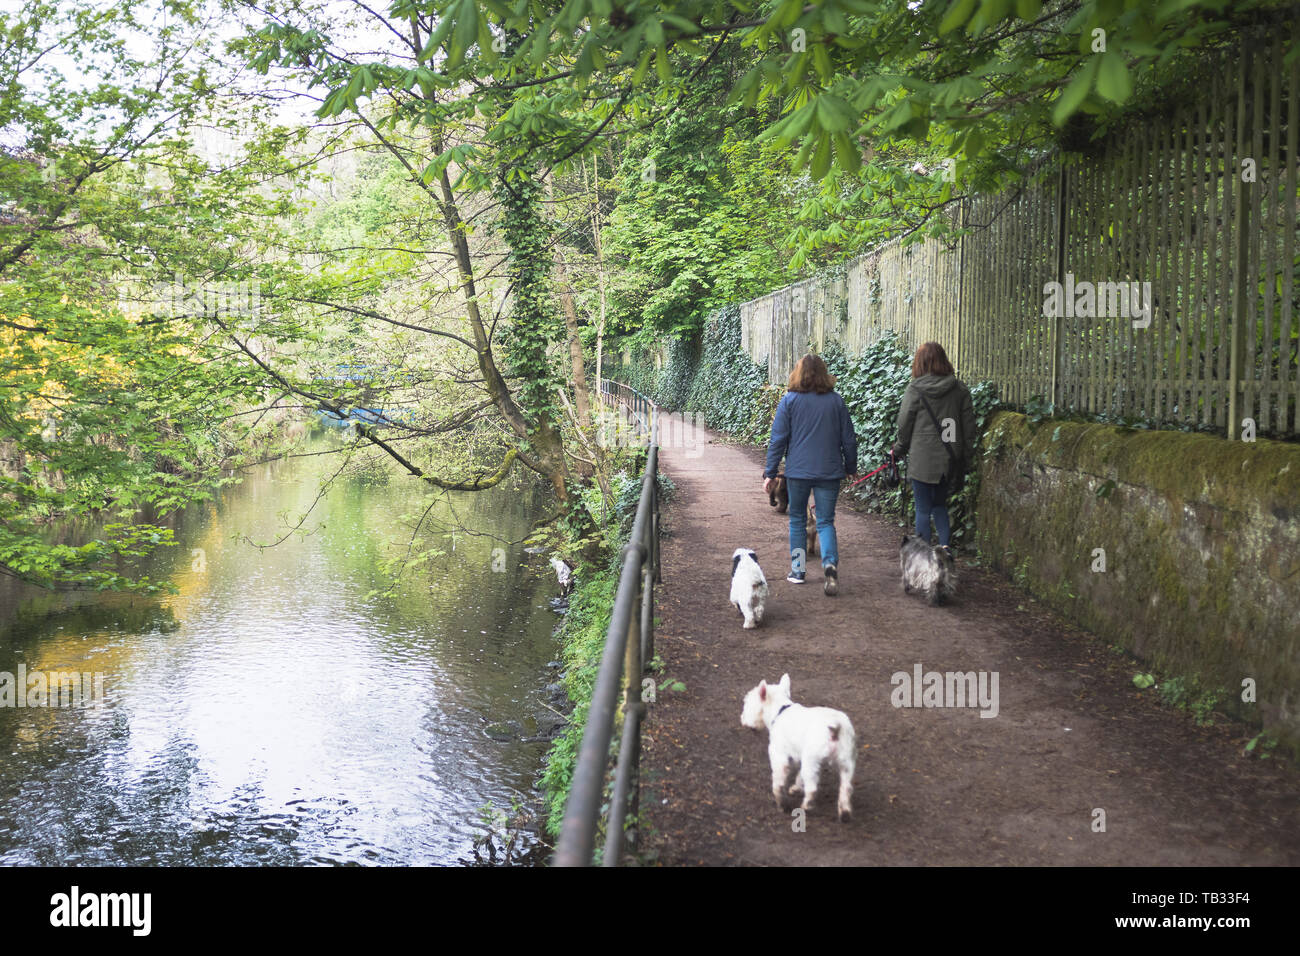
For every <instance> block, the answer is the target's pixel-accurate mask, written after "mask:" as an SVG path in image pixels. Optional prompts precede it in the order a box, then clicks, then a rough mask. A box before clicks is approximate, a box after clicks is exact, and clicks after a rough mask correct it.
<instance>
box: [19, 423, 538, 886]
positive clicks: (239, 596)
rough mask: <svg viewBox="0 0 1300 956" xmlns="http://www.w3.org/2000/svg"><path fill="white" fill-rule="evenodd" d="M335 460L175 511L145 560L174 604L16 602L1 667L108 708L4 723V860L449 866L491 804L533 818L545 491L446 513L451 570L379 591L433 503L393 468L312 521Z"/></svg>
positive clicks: (353, 481) (431, 571)
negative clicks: (76, 677) (388, 561)
mask: <svg viewBox="0 0 1300 956" xmlns="http://www.w3.org/2000/svg"><path fill="white" fill-rule="evenodd" d="M333 441H334V439H332V438H328V437H327V438H324V439H317V440H316V441H315V442H314V443H313V444H312V445H311V446H310V450H314V451H315V450H326V449H328V448H329V447H330V445H329V443H331V442H333ZM335 457H336V456H334V455H312V456H304V457H298V458H295V459H291V460H289V461H285V462H280V463H277V464H274V465H265V466H258V467H256V468H255V469H253V470H252V472H251V473H250V474H248V476H247V477H246V479H245V480H244V482H243V483H242V484H240V485H237V486H233V487H231V488H228V489H225V490H224V491H223V492H222V493H221V494H220V495H219V497H218V500H216V501H215V502H213V503H211V504H210V505H204V506H196V507H192V508H190V509H188V510H187V511H186V512H184V513H183V514H182V515H180V516H179V517H178V519H177V520H175V521H174V523H173V527H174V528H175V532H176V538H177V540H178V542H179V546H178V547H175V548H167V549H164V550H163V551H162V552H161V553H160V554H158V555H157V556H155V558H153V559H152V563H153V571H152V573H153V574H154V575H155V576H160V577H169V578H170V579H171V580H172V581H174V583H175V584H176V585H177V587H178V588H179V593H178V594H175V595H168V596H163V597H161V598H141V597H126V596H122V595H88V594H80V595H73V596H65V595H59V596H52V595H46V594H42V593H40V592H37V591H35V589H30V588H24V587H14V586H13V585H5V586H3V588H0V672H6V671H7V672H9V673H10V674H13V675H17V674H18V672H19V668H20V667H22V668H25V670H26V672H27V673H28V674H29V675H30V674H33V673H35V672H41V673H42V674H49V673H50V672H57V671H63V672H71V671H75V672H78V673H87V674H92V673H98V674H100V675H102V679H103V691H104V692H103V697H102V699H101V700H97V701H95V702H93V703H91V704H89V705H87V704H86V703H85V701H84V700H83V706H81V707H54V706H44V707H40V706H34V707H33V706H29V707H17V706H10V707H0V864H5V865H14V864H43V865H66V864H109V865H115V864H143V865H180V864H200V865H263V864H281V865H310V864H323V865H324V864H456V863H462V862H466V861H469V860H470V859H471V850H472V846H473V842H474V837H475V835H476V834H477V833H480V832H482V831H481V829H480V828H477V827H476V826H475V824H476V822H477V821H478V820H479V819H480V815H481V811H482V808H484V806H485V805H487V804H492V805H493V806H495V807H496V808H501V809H505V808H509V807H510V806H511V804H512V802H514V801H521V802H522V801H527V800H529V798H530V796H531V790H532V785H533V782H534V779H535V778H536V776H537V774H538V772H539V770H540V767H541V761H542V756H543V754H544V752H545V749H546V744H545V743H542V742H536V741H534V742H525V741H524V739H523V738H525V737H529V736H534V735H537V734H538V733H539V731H542V730H545V729H546V727H547V726H548V724H549V723H553V722H554V721H555V719H556V718H555V716H554V714H553V712H552V711H550V710H549V709H548V706H547V703H548V697H547V694H546V691H545V688H546V685H547V684H548V683H549V682H551V681H554V680H555V679H556V677H555V671H552V670H548V668H547V664H548V662H549V661H550V660H551V659H552V658H553V657H554V656H555V654H556V645H555V639H554V637H553V636H552V631H553V629H554V627H555V624H556V621H557V618H556V616H555V614H554V613H553V612H552V611H551V610H550V608H549V607H548V599H549V598H550V597H552V596H553V594H554V592H555V579H554V576H553V575H552V574H551V572H550V569H549V568H548V567H547V565H546V562H545V558H544V556H534V555H530V554H527V553H525V551H524V549H523V546H522V545H521V544H520V543H519V542H521V540H522V539H523V538H524V536H525V535H526V534H527V533H528V530H529V527H530V522H531V520H533V519H534V518H535V517H536V516H537V515H539V514H540V513H541V511H542V508H543V507H544V500H543V497H542V495H541V494H540V493H539V492H534V491H532V490H530V489H528V488H524V487H515V488H510V487H499V488H496V489H492V490H489V491H485V492H479V493H473V494H471V493H459V494H452V495H447V496H443V498H442V499H441V500H439V501H438V502H437V503H436V504H434V506H433V510H432V512H431V513H430V517H431V518H432V519H434V520H436V521H437V522H440V523H441V524H442V525H443V526H445V527H446V528H447V529H448V530H447V533H445V534H444V535H442V537H441V543H442V547H443V548H444V549H445V550H446V551H447V552H448V553H447V554H446V556H445V557H441V558H436V559H435V560H433V561H432V562H430V564H429V565H428V566H427V567H423V568H420V569H419V570H417V571H413V572H408V573H407V574H406V575H404V576H403V578H402V579H401V581H400V584H399V586H398V587H397V588H396V589H394V590H392V591H391V593H380V594H375V593H374V592H375V591H376V590H377V589H383V588H385V587H386V586H387V585H388V584H389V583H390V578H389V577H388V576H387V575H386V574H385V572H384V570H383V569H382V567H381V562H382V561H383V559H384V558H385V556H387V555H389V554H391V553H392V547H393V546H394V544H396V545H397V546H401V544H402V543H403V542H405V541H406V540H407V539H409V537H410V535H409V530H408V525H409V521H410V516H411V515H416V514H419V513H420V512H422V511H423V510H425V509H426V508H428V507H429V505H430V503H431V502H434V500H435V499H434V498H433V496H431V495H430V494H429V492H428V491H427V490H426V489H424V488H423V487H421V485H420V483H419V482H418V481H417V480H415V479H413V478H409V477H403V476H401V475H398V474H397V473H396V472H390V471H389V470H388V469H379V470H377V471H375V472H373V473H372V474H370V475H369V476H368V477H364V478H363V477H354V478H348V479H341V480H339V481H338V482H337V483H336V484H335V485H334V487H332V488H331V490H330V491H329V492H328V493H327V494H325V495H324V496H323V497H320V500H319V501H317V500H316V499H317V497H318V493H319V489H320V481H319V476H320V475H321V474H323V473H326V472H332V471H333V469H334V467H336V465H337V462H336V461H335ZM313 502H315V504H314V507H312V506H313ZM308 508H311V512H310V514H309V516H308V517H307V519H306V520H305V522H304V523H303V525H302V528H303V531H304V533H301V534H293V533H289V534H288V536H287V537H286V538H285V540H284V541H283V542H282V543H280V544H278V545H275V546H274V547H257V546H254V544H250V543H249V541H250V540H251V541H252V542H256V543H258V544H266V543H267V542H270V541H274V540H276V539H277V538H280V537H283V536H285V535H286V533H287V532H288V528H289V525H291V524H293V523H295V522H296V521H297V519H298V516H299V515H300V514H302V513H303V512H305V511H307V510H308ZM454 527H460V528H464V529H470V530H469V531H456V532H455V533H452V532H451V529H452V528H454ZM494 549H500V550H497V551H494ZM15 679H16V678H15ZM90 685H91V682H90V681H87V687H86V695H85V696H87V697H89V696H93V695H92V692H91V690H90ZM28 702H31V698H30V697H29V700H28ZM60 703H63V701H60Z"/></svg>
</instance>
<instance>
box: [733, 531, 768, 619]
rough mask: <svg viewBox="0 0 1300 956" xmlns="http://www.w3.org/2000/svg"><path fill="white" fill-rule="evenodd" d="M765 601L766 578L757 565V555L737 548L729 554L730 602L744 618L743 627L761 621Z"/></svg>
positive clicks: (745, 549) (746, 549)
mask: <svg viewBox="0 0 1300 956" xmlns="http://www.w3.org/2000/svg"><path fill="white" fill-rule="evenodd" d="M766 601H767V578H765V577H763V569H762V568H760V567H759V566H758V555H756V554H754V552H753V551H750V550H749V549H748V548H737V549H736V551H735V553H734V554H732V556H731V603H732V604H734V605H736V608H737V609H738V610H739V611H740V613H741V615H742V616H743V617H744V618H745V628H746V630H748V629H749V628H752V627H758V625H759V624H761V623H763V605H764V603H765V602H766Z"/></svg>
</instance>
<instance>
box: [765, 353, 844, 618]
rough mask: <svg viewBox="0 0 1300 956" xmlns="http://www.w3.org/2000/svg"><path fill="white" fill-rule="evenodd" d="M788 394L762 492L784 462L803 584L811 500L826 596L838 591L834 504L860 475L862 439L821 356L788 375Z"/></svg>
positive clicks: (795, 565) (794, 554)
mask: <svg viewBox="0 0 1300 956" xmlns="http://www.w3.org/2000/svg"><path fill="white" fill-rule="evenodd" d="M785 387H786V393H785V395H783V396H782V397H781V403H780V404H779V405H777V407H776V418H775V419H774V420H773V421H772V438H771V441H770V442H769V444H768V446H767V467H766V468H765V469H764V470H763V490H764V491H765V492H768V493H769V494H770V493H771V491H772V489H773V487H774V483H775V481H776V476H777V475H778V474H779V472H780V468H781V459H782V458H784V459H785V479H786V487H787V490H788V491H789V493H790V575H789V577H787V578H786V580H787V581H789V582H791V583H792V584H803V583H804V575H805V570H804V568H805V562H806V559H807V555H806V554H805V553H804V545H805V544H806V543H807V533H808V497H809V495H811V496H812V498H813V501H814V502H815V503H816V506H817V541H818V544H819V545H820V546H821V553H822V575H823V585H822V590H823V591H824V592H825V593H826V594H828V595H834V594H835V593H837V591H838V590H839V571H838V567H837V566H838V564H839V560H840V558H839V547H838V544H837V542H836V539H835V499H836V498H838V497H839V493H840V482H841V481H842V480H844V478H846V477H848V478H853V477H854V476H855V475H856V474H857V470H858V439H857V436H856V435H854V434H853V424H852V422H850V421H849V409H848V406H846V405H845V404H844V399H843V398H841V397H840V396H839V394H838V393H837V392H836V391H835V390H834V389H835V378H834V376H832V375H831V373H830V372H829V371H828V370H827V368H826V363H825V362H824V361H822V358H821V356H820V355H805V356H804V357H803V358H801V359H800V360H799V361H798V363H797V364H796V365H795V367H794V369H793V370H792V371H791V372H790V378H789V380H788V381H787V382H786V386H785Z"/></svg>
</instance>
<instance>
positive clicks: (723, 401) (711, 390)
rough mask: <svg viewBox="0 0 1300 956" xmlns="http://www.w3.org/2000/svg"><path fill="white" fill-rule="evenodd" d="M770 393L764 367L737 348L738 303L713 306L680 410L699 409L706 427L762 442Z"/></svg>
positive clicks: (768, 428)
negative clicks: (693, 376) (767, 393)
mask: <svg viewBox="0 0 1300 956" xmlns="http://www.w3.org/2000/svg"><path fill="white" fill-rule="evenodd" d="M773 391H775V390H773V389H769V388H768V385H767V372H766V370H765V369H764V368H763V367H762V366H761V365H756V364H755V363H754V362H752V361H751V360H750V358H749V356H748V355H746V354H745V353H744V352H742V351H741V349H740V306H738V305H728V306H725V307H724V308H722V309H719V310H718V311H717V312H716V313H715V314H714V315H713V316H711V317H710V319H709V323H708V324H707V325H706V326H705V328H704V343H703V351H702V354H701V356H700V362H699V368H698V371H697V372H696V375H695V380H694V382H693V383H692V384H691V389H690V392H689V394H688V395H687V398H686V401H685V410H686V411H687V412H692V413H703V415H704V420H705V423H706V424H707V425H708V427H709V428H714V429H717V430H719V431H724V432H728V433H730V434H732V435H735V436H737V437H738V438H740V439H742V440H743V441H753V442H760V441H761V442H766V441H767V437H768V435H769V434H770V433H771V430H772V415H771V414H770V413H768V412H767V409H768V403H767V401H766V396H765V392H773ZM779 397H780V396H779V394H778V395H777V398H778V399H779ZM772 407H774V405H773V406H772ZM765 413H766V414H765Z"/></svg>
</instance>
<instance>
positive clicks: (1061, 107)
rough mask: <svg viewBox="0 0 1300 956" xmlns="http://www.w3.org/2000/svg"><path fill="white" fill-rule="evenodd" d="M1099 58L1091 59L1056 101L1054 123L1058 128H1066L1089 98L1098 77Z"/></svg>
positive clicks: (1053, 112)
mask: <svg viewBox="0 0 1300 956" xmlns="http://www.w3.org/2000/svg"><path fill="white" fill-rule="evenodd" d="M1097 62H1098V57H1097V56H1092V57H1089V59H1088V62H1087V63H1085V64H1084V65H1083V67H1082V68H1081V69H1080V70H1079V71H1078V72H1077V73H1075V75H1074V79H1072V80H1070V82H1069V83H1068V84H1067V85H1066V87H1065V91H1064V92H1062V93H1061V98H1060V99H1059V100H1057V101H1056V106H1055V107H1053V108H1052V122H1053V123H1055V124H1056V125H1057V126H1064V125H1065V121H1066V120H1068V119H1069V118H1070V117H1071V116H1073V115H1074V114H1075V113H1076V112H1077V111H1078V109H1079V107H1080V106H1082V105H1083V101H1084V100H1086V99H1087V98H1088V93H1089V92H1090V91H1091V90H1092V83H1093V80H1094V79H1095V78H1096V76H1097Z"/></svg>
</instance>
